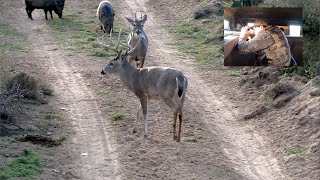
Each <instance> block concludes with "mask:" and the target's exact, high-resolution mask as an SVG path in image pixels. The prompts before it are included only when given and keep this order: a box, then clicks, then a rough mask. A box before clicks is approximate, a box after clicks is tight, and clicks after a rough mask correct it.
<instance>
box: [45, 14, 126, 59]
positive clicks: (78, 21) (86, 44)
mask: <svg viewBox="0 0 320 180" xmlns="http://www.w3.org/2000/svg"><path fill="white" fill-rule="evenodd" d="M96 21H97V20H96V19H95V18H91V19H84V18H82V17H81V16H79V15H78V14H73V13H71V12H68V11H66V12H65V13H64V19H58V20H54V21H47V24H48V25H49V26H50V27H51V29H52V31H53V32H54V37H55V40H56V41H57V42H58V43H60V44H63V45H64V46H65V47H66V49H68V50H69V51H72V52H73V53H78V52H79V51H80V52H82V53H86V54H87V55H91V56H98V57H104V56H114V55H116V54H115V53H114V52H113V51H106V50H104V49H102V48H101V47H99V45H98V44H97V40H96V39H97V33H96V32H95V29H94V27H96V28H98V24H97V22H96ZM114 27H115V30H116V31H118V29H119V26H118V25H117V24H116V23H115V24H114ZM126 32H128V31H125V32H123V33H122V36H123V37H122V39H125V38H124V36H125V35H126V34H127V33H126ZM104 35H105V36H106V38H105V39H107V37H108V36H107V35H106V34H104ZM99 36H101V34H99ZM113 38H114V39H115V38H116V33H115V34H114V37H113ZM107 40H108V39H107ZM70 55H71V54H70Z"/></svg>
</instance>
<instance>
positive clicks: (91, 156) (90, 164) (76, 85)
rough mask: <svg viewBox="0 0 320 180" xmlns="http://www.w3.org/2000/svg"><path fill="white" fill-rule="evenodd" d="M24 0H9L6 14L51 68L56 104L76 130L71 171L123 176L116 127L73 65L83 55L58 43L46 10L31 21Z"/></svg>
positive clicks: (75, 175) (77, 174)
mask: <svg viewBox="0 0 320 180" xmlns="http://www.w3.org/2000/svg"><path fill="white" fill-rule="evenodd" d="M21 3H22V1H18V0H16V1H10V2H5V4H4V6H8V7H9V6H10V8H11V9H10V12H9V11H7V12H8V14H6V15H5V16H6V17H2V18H4V19H5V20H6V21H8V22H9V23H10V25H11V26H13V27H15V28H16V29H17V30H19V31H21V32H23V33H24V34H25V35H27V37H28V38H27V39H28V40H27V44H28V45H29V47H28V48H30V51H29V52H28V53H30V54H32V57H34V58H35V59H37V61H38V64H39V66H41V67H46V68H47V72H46V75H45V76H46V77H47V78H48V81H50V84H51V86H52V87H54V94H55V97H56V102H54V104H57V105H58V106H61V110H62V111H63V114H65V115H66V119H67V120H68V121H70V124H71V125H72V129H73V132H74V134H72V135H70V137H71V142H70V140H67V141H66V142H68V143H69V144H68V145H67V149H68V150H69V151H71V152H64V153H70V154H71V156H73V157H74V159H75V161H74V162H72V167H71V169H72V171H73V172H75V173H71V174H72V176H73V178H76V179H119V178H120V175H119V174H118V171H119V164H118V160H117V153H116V145H115V144H114V143H113V142H112V139H111V137H110V136H111V135H110V133H112V130H111V129H109V128H108V127H110V126H109V124H108V121H105V120H104V118H103V115H102V113H101V111H100V109H99V106H98V104H97V102H96V97H95V96H94V94H93V93H92V92H91V90H90V89H89V88H88V87H87V85H86V82H85V80H84V78H83V77H82V75H81V74H80V73H79V70H77V69H76V68H75V66H74V65H73V63H75V62H76V61H77V59H76V58H79V57H78V56H72V57H70V56H67V55H66V54H65V52H64V50H63V47H62V46H59V45H56V44H55V43H54V40H53V37H52V32H51V31H50V29H49V28H48V27H47V25H46V20H45V19H44V15H43V11H41V10H36V11H34V12H33V17H34V21H30V20H28V19H27V15H26V12H25V9H24V8H22V7H21V5H22V4H21ZM23 3H24V2H23ZM55 20H60V19H55ZM57 168H62V167H57Z"/></svg>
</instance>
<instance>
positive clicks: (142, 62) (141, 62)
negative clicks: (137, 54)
mask: <svg viewBox="0 0 320 180" xmlns="http://www.w3.org/2000/svg"><path fill="white" fill-rule="evenodd" d="M145 58H146V57H143V58H142V59H141V61H140V68H143V64H144V60H145Z"/></svg>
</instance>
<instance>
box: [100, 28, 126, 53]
mask: <svg viewBox="0 0 320 180" xmlns="http://www.w3.org/2000/svg"><path fill="white" fill-rule="evenodd" d="M121 30H122V29H120V31H119V36H118V42H117V45H116V46H115V47H112V46H111V42H112V29H111V31H110V43H109V45H106V44H105V43H104V40H103V39H104V36H101V37H102V40H100V39H99V36H97V41H98V44H99V45H100V46H101V47H104V48H105V50H112V51H114V52H116V53H117V54H118V56H119V55H120V54H121V51H120V50H118V47H119V44H120V36H121Z"/></svg>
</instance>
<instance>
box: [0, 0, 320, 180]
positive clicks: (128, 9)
mask: <svg viewBox="0 0 320 180" xmlns="http://www.w3.org/2000/svg"><path fill="white" fill-rule="evenodd" d="M0 2H1V6H2V7H1V10H0V14H1V16H0V20H1V21H5V22H8V23H9V24H10V25H11V26H12V27H14V28H15V29H17V30H18V31H19V32H21V33H23V34H25V35H26V44H27V46H28V51H27V52H25V53H23V54H18V55H17V56H20V58H19V60H18V61H19V63H21V64H22V66H23V67H25V66H27V65H26V64H28V69H27V70H26V71H29V72H34V71H35V72H38V73H39V72H40V76H42V77H44V78H45V81H46V82H47V83H49V84H50V86H51V87H52V88H53V90H54V91H53V97H51V98H49V100H48V104H47V105H46V106H50V107H46V108H51V109H54V110H55V111H56V112H58V113H59V114H61V116H62V117H63V118H62V119H63V120H61V121H60V123H61V126H60V128H58V129H61V131H60V130H50V132H51V131H53V132H54V134H59V133H65V134H66V140H65V141H64V142H63V143H62V144H61V145H59V146H55V147H42V146H37V145H34V144H31V143H29V142H20V141H17V140H14V139H11V138H9V140H7V139H5V138H1V141H0V147H2V150H1V151H0V153H1V154H0V160H2V159H3V158H1V157H3V156H1V155H3V154H8V152H10V151H12V149H21V148H22V147H30V148H33V149H36V150H37V151H39V152H41V155H42V157H43V163H44V172H43V173H42V175H41V176H40V177H39V179H225V180H230V179H235V180H238V179H270V180H272V179H274V180H278V179H304V178H306V179H317V178H318V179H319V178H320V175H319V174H320V173H319V156H318V157H317V156H316V155H319V152H320V151H319V143H318V142H319V138H320V135H319V117H320V116H319V112H320V111H319V107H320V106H319V96H318V95H317V91H318V90H317V89H316V85H317V82H318V81H316V80H314V81H313V82H310V83H308V84H303V83H302V84H301V87H304V88H305V89H306V90H305V91H303V92H302V93H300V94H299V95H297V96H295V97H292V98H291V99H289V100H288V101H289V102H290V103H289V104H288V103H286V104H284V105H283V106H285V107H284V108H279V109H276V110H274V109H271V110H270V109H267V110H264V112H262V113H260V114H257V115H255V116H254V117H250V118H248V119H247V120H245V121H244V120H243V117H245V116H246V115H248V114H249V113H251V112H252V110H254V109H255V107H260V105H261V103H260V101H259V100H258V96H259V93H261V92H262V91H263V90H264V89H265V88H266V87H267V85H263V84H259V86H258V87H257V86H250V85H248V84H247V85H246V86H244V85H243V86H239V84H240V85H242V84H241V83H240V80H239V79H238V78H234V77H232V76H228V75H226V74H225V73H223V70H221V69H225V68H222V67H217V66H215V67H211V66H210V67H205V66H201V65H198V64H197V62H196V61H195V59H193V58H192V57H188V56H186V55H184V54H183V53H181V52H179V51H178V50H177V47H175V46H174V45H172V43H171V42H173V41H175V39H174V36H173V35H172V34H170V33H169V32H168V27H169V26H171V25H172V24H174V23H177V22H179V21H180V20H182V19H183V17H185V16H184V15H186V14H188V13H191V14H189V16H188V17H192V9H193V8H187V7H186V6H180V5H181V2H180V1H179V2H178V1H177V2H176V4H175V3H174V2H175V1H168V0H162V1H157V3H156V2H155V3H153V1H146V0H133V1H131V0H126V1H121V2H119V1H112V3H113V5H114V8H115V9H116V13H117V15H116V20H117V21H120V22H121V24H123V25H127V26H129V23H127V22H126V20H125V18H124V16H128V17H132V16H133V15H134V12H135V11H138V10H144V11H146V12H147V14H148V20H147V22H146V26H145V31H146V33H147V34H148V38H149V50H148V56H147V58H146V61H145V66H168V67H175V68H177V69H179V70H181V71H182V72H184V74H185V75H186V76H187V78H188V80H189V87H188V92H187V96H186V101H185V107H184V117H185V119H184V121H183V124H182V139H181V142H180V143H177V142H176V141H174V140H173V138H172V134H171V125H172V119H173V113H172V112H170V109H169V108H168V107H167V106H166V105H165V104H164V103H163V102H162V101H151V102H150V103H149V109H148V123H149V124H148V130H149V136H148V138H144V137H143V124H142V121H141V122H139V123H138V129H137V130H138V131H137V133H136V134H131V130H132V129H131V128H132V127H133V123H134V120H135V118H136V112H137V109H138V107H139V101H138V99H137V98H136V97H135V96H134V94H133V93H131V92H130V91H129V90H127V89H125V87H124V86H123V85H122V83H121V82H120V80H118V79H116V78H113V77H103V76H101V75H100V72H101V69H102V67H103V66H104V65H105V64H106V63H107V62H108V61H109V60H110V59H111V58H99V57H93V56H87V55H84V54H81V53H79V54H73V55H72V56H70V55H69V53H68V49H67V48H66V47H64V46H63V45H61V44H58V43H57V42H56V41H54V37H53V32H52V30H51V29H50V27H49V26H48V25H47V24H46V20H45V19H44V14H43V11H42V10H35V11H34V12H33V18H34V20H33V21H31V20H29V19H27V14H26V12H25V9H24V2H23V1H21V0H13V1H4V0H0ZM98 3H99V1H98V0H95V1H84V0H80V1H75V0H68V1H66V4H65V11H67V12H72V13H78V12H82V13H81V14H82V15H83V18H91V17H93V16H95V10H93V9H90V8H88V7H92V6H94V5H97V4H98ZM183 3H189V5H190V7H194V8H197V7H195V6H192V5H194V4H196V1H191V0H190V1H186V2H183ZM169 5H172V6H169ZM3 7H10V8H3ZM168 7H172V8H168ZM186 9H188V10H187V11H186ZM159 14H160V15H159ZM171 15H172V17H171ZM61 20H62V21H63V19H57V18H56V19H54V21H61ZM49 21H52V20H49ZM27 60H29V61H27ZM217 61H219V62H221V64H222V61H223V59H217ZM20 69H21V68H20ZM256 72H257V71H250V72H249V73H247V75H248V79H249V80H252V78H253V77H256V76H257V74H255V73H256ZM258 74H259V73H258ZM269 74H272V73H271V72H270V73H269ZM296 80H297V79H296ZM296 80H292V82H295V81H296ZM277 81H278V80H275V82H277ZM286 81H288V82H290V81H291V79H287V80H286ZM243 82H244V84H246V82H249V81H246V80H244V81H243ZM253 84H254V83H253ZM312 94H313V95H312ZM318 94H319V93H318ZM38 111H39V110H38ZM114 112H117V113H119V114H122V115H123V118H121V119H120V120H119V119H118V120H113V119H112V114H113V113H114ZM280 117H281V119H280ZM280 120H281V121H280ZM293 120H294V121H293ZM278 126H281V127H282V128H279V127H278ZM310 126H312V127H310ZM301 129H302V130H301ZM310 129H312V132H309V130H310ZM282 130H285V132H283V131H282ZM296 130H299V131H298V132H301V133H304V134H298V135H299V136H294V135H293V134H295V133H296ZM305 131H306V132H305ZM301 137H303V140H306V141H299V138H301ZM308 138H309V139H308ZM297 145H299V147H300V146H301V147H300V148H302V149H303V150H305V149H306V150H308V151H304V152H305V154H306V156H302V155H296V154H294V155H285V153H286V152H284V147H286V146H294V147H296V146H297ZM0 162H1V161H0ZM317 163H318V165H317Z"/></svg>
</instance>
